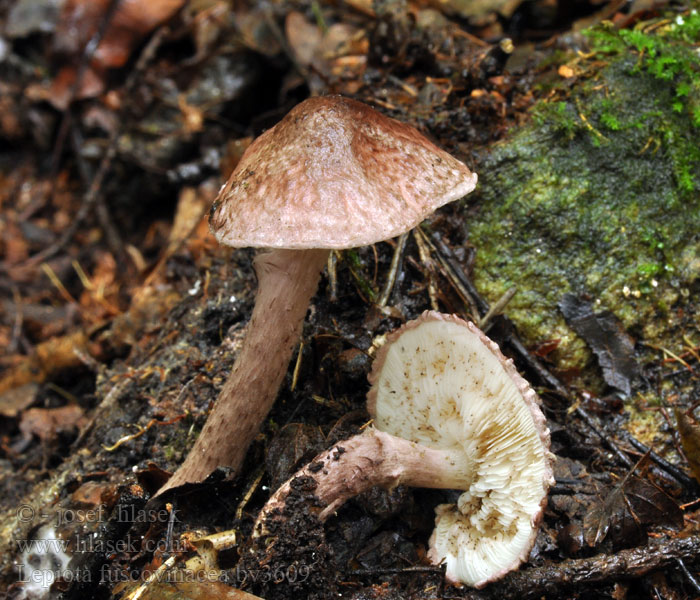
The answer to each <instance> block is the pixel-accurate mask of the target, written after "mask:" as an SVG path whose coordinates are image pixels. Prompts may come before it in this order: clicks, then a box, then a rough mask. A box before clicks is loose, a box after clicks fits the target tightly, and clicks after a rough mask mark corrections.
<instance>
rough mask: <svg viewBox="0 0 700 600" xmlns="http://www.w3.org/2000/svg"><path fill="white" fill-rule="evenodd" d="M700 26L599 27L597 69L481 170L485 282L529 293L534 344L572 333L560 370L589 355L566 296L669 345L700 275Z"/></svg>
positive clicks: (513, 307) (475, 223) (524, 299)
mask: <svg viewBox="0 0 700 600" xmlns="http://www.w3.org/2000/svg"><path fill="white" fill-rule="evenodd" d="M679 22H681V24H680V25H679V24H678V23H679ZM683 24H685V26H686V27H687V28H688V29H685V30H684V29H682V27H683ZM696 26H697V27H700V16H698V15H697V14H695V13H688V14H686V15H685V16H683V17H682V19H681V21H676V20H675V17H674V20H671V21H668V22H664V25H663V26H656V27H653V28H649V30H648V31H647V30H645V31H641V32H639V35H636V34H635V35H632V34H633V33H634V32H618V31H615V30H613V29H611V28H610V27H603V28H600V29H597V30H595V31H594V32H593V33H592V34H591V36H590V37H591V40H592V43H593V45H594V48H595V52H594V53H593V54H592V55H591V56H590V57H589V58H588V59H587V60H588V62H587V63H583V64H582V63H579V67H581V66H582V67H583V71H584V72H586V71H587V72H589V73H594V75H592V76H589V77H588V78H586V79H584V78H583V77H580V78H579V80H578V81H577V83H576V84H575V85H574V86H573V88H572V89H571V90H570V91H569V92H568V93H567V95H566V97H565V99H563V100H561V101H557V102H546V103H541V104H540V105H539V106H538V107H536V109H535V113H534V118H533V121H532V123H531V124H530V125H529V126H528V127H526V128H524V129H523V130H521V131H520V132H519V133H517V134H516V135H514V136H512V137H511V138H510V139H509V140H507V141H506V142H504V143H502V144H499V145H497V146H495V147H494V148H493V149H492V152H491V153H490V155H488V156H487V157H485V159H484V160H483V161H482V163H481V165H480V166H479V168H478V172H479V175H480V183H479V187H478V195H477V198H478V205H477V206H478V209H477V211H476V214H472V213H473V210H474V209H471V211H470V214H469V217H468V221H467V222H468V228H469V236H470V240H471V242H472V243H473V244H474V245H475V246H476V248H477V258H476V266H475V271H474V278H475V283H476V285H477V286H478V288H479V289H480V290H481V291H482V292H483V293H484V294H485V295H486V296H487V297H488V298H489V300H491V301H495V300H496V299H497V298H498V297H499V296H500V295H501V294H502V293H503V292H504V291H505V290H506V289H507V288H508V287H509V286H511V285H516V286H518V288H519V290H520V291H519V293H518V294H517V295H516V297H515V298H514V299H513V301H512V302H511V304H510V305H509V306H508V314H509V316H510V317H511V318H513V320H514V321H515V322H516V323H517V325H518V327H519V328H520V330H521V332H522V334H523V335H524V337H525V339H526V340H527V341H528V342H529V343H532V344H534V343H538V342H542V341H544V340H551V339H560V340H561V343H560V346H559V348H558V350H557V351H556V353H555V356H554V358H555V359H556V360H557V361H558V364H559V365H560V366H561V367H562V368H575V369H580V368H583V367H584V366H585V365H586V364H587V363H588V362H589V361H590V360H591V357H590V354H589V352H588V350H587V349H586V347H585V344H584V343H583V341H582V340H580V339H578V338H577V336H576V335H575V334H574V333H573V331H571V330H570V329H569V328H568V327H567V326H566V324H565V323H564V320H563V318H562V317H561V315H560V313H559V311H558V309H557V303H558V302H559V300H560V299H561V297H562V295H563V294H564V293H566V292H573V293H577V294H588V295H589V296H590V298H591V299H592V300H593V301H594V303H595V305H596V306H597V307H598V308H599V309H600V310H603V309H608V310H612V311H613V312H614V313H615V314H616V315H617V317H618V318H620V319H621V321H622V322H623V325H624V326H625V327H626V328H627V329H628V330H630V331H631V333H632V334H633V335H636V336H638V337H640V338H642V339H643V340H645V341H649V342H653V343H655V344H664V343H666V342H667V341H668V339H667V338H668V335H669V332H670V327H669V325H670V324H672V322H673V321H674V318H675V315H676V309H677V308H678V307H679V306H682V305H683V304H684V303H686V302H688V301H689V298H690V296H691V293H692V289H693V284H694V282H696V281H697V278H698V273H700V193H699V192H698V190H699V189H700V145H699V142H698V140H699V139H700V120H699V119H698V117H699V116H700V113H698V111H697V106H695V105H694V104H693V102H695V100H694V99H693V98H692V95H691V94H689V93H686V90H687V89H689V88H692V89H695V88H696V87H697V89H700V86H699V84H698V81H699V80H700V55H698V54H697V49H696V47H694V46H693V45H692V43H691V41H690V38H688V32H689V31H690V30H691V29H692V28H694V27H696ZM691 33H692V31H691ZM644 40H647V41H644ZM648 40H653V44H652V43H651V42H648ZM642 42H643V43H642ZM650 44H651V45H650ZM652 48H653V51H652ZM669 56H672V57H675V58H673V60H672V61H671V60H668V57H669ZM679 57H680V58H679ZM681 59H682V60H681ZM601 60H604V61H605V63H606V66H604V67H603V68H599V67H595V68H594V67H592V66H591V65H594V64H599V63H600V61H601ZM594 61H595V62H594ZM674 61H675V62H674ZM672 65H675V66H672Z"/></svg>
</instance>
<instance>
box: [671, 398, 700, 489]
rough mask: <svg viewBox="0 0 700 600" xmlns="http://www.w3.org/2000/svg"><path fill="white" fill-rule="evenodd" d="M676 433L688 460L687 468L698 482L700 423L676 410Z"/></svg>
mask: <svg viewBox="0 0 700 600" xmlns="http://www.w3.org/2000/svg"><path fill="white" fill-rule="evenodd" d="M675 412H676V422H677V423H678V433H679V434H680V436H681V444H682V445H683V452H684V453H685V457H686V458H687V459H688V466H689V467H690V470H691V471H692V473H693V477H695V480H696V481H698V482H700V423H697V422H696V421H695V419H694V418H693V417H692V416H691V414H689V413H687V412H685V411H682V410H679V409H676V411H675Z"/></svg>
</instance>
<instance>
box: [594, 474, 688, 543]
mask: <svg viewBox="0 0 700 600" xmlns="http://www.w3.org/2000/svg"><path fill="white" fill-rule="evenodd" d="M654 525H656V526H666V527H672V528H680V527H682V526H683V511H682V510H681V509H680V507H679V506H678V504H676V502H675V501H674V500H673V499H672V498H671V497H670V496H668V495H667V494H666V493H665V492H663V491H662V490H661V489H659V488H657V487H656V486H655V485H653V484H651V483H650V482H649V481H647V480H645V479H642V478H640V477H636V476H635V475H632V472H631V471H630V472H629V473H628V474H627V475H625V477H623V478H622V480H621V481H620V483H618V484H617V485H616V486H615V487H614V488H613V489H612V490H611V491H610V493H609V494H608V496H607V497H606V498H605V499H604V500H603V499H601V500H600V501H599V502H598V503H596V505H595V506H594V507H593V508H592V509H591V510H589V511H588V513H586V515H585V517H584V519H583V537H584V540H585V542H586V544H588V545H589V546H591V547H595V546H598V545H599V544H601V543H602V542H603V540H605V538H606V537H608V535H609V534H611V540H612V542H613V544H614V545H615V546H617V547H620V546H622V547H624V546H630V545H633V544H635V543H638V542H639V541H641V539H643V536H644V535H645V533H646V528H647V527H648V526H654Z"/></svg>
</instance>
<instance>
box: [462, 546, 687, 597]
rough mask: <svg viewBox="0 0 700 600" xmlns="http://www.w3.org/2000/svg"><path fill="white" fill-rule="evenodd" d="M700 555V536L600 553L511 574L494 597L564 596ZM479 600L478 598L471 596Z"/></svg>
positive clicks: (492, 592)
mask: <svg viewBox="0 0 700 600" xmlns="http://www.w3.org/2000/svg"><path fill="white" fill-rule="evenodd" d="M699 554H700V536H697V535H694V536H690V537H686V538H675V539H671V540H668V541H665V542H656V543H650V544H648V545H647V546H641V547H638V548H631V549H629V550H621V551H620V552H618V553H617V554H600V555H598V556H594V557H592V558H579V559H570V560H565V561H563V562H561V563H558V564H548V565H545V566H542V567H537V568H534V569H522V570H520V571H517V572H514V573H509V574H508V575H506V576H505V577H504V578H503V579H502V580H501V581H499V582H496V583H493V584H491V586H490V587H489V595H490V596H491V597H493V598H496V597H497V598H499V599H503V600H505V599H506V598H518V599H525V598H539V597H541V596H544V595H547V594H552V595H556V596H561V595H562V592H563V590H562V588H566V589H570V588H574V587H576V588H577V589H579V590H580V587H579V586H589V585H591V584H600V583H605V582H612V581H615V580H618V579H622V578H624V579H633V578H637V577H640V576H642V575H646V574H647V573H651V572H652V571H657V570H659V569H663V568H665V567H669V566H672V565H674V564H675V565H677V564H678V562H677V561H678V560H679V559H681V560H683V559H690V560H695V559H696V558H697V556H698V555H699ZM472 597H478V596H472Z"/></svg>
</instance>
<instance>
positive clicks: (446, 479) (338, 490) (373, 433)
mask: <svg viewBox="0 0 700 600" xmlns="http://www.w3.org/2000/svg"><path fill="white" fill-rule="evenodd" d="M468 471H469V468H468V466H467V465H465V464H464V463H463V462H460V461H459V460H458V459H457V458H455V455H454V454H453V453H451V452H449V451H445V450H435V449H433V448H428V447H426V446H422V445H420V444H416V443H415V442H409V441H408V440H405V439H403V438H400V437H396V436H393V435H391V434H389V433H385V432H383V431H378V430H377V429H374V428H373V427H372V428H368V429H366V430H365V431H364V432H363V433H361V434H358V435H356V436H353V437H351V438H349V439H347V440H344V441H342V442H339V443H338V444H336V445H335V446H333V447H332V448H331V449H330V450H326V451H325V452H322V453H321V454H319V455H318V456H317V457H316V458H315V459H314V460H312V461H311V462H310V463H309V464H307V465H306V466H305V467H303V468H302V469H301V470H299V471H297V473H296V474H295V475H294V476H293V477H291V478H290V479H289V480H288V481H287V482H286V483H284V484H283V485H282V486H281V487H280V488H279V489H278V490H277V491H276V492H275V493H274V494H273V495H272V496H271V497H270V499H269V500H268V501H267V503H266V504H265V506H264V507H263V509H262V511H261V512H260V515H259V516H258V519H257V521H256V524H255V529H254V531H255V535H263V534H264V533H265V530H266V527H265V522H266V520H267V519H268V517H272V516H273V512H274V511H275V509H281V508H283V507H284V504H285V501H286V499H287V496H289V493H290V491H291V483H292V481H293V480H294V479H295V478H297V477H311V478H312V479H314V480H315V481H316V484H317V485H316V488H315V490H314V495H315V496H316V497H317V498H318V500H319V503H320V507H321V512H320V513H319V514H318V518H319V519H320V520H321V521H325V520H326V519H327V518H328V517H329V516H331V515H332V514H333V513H334V512H335V511H336V510H338V508H340V507H341V506H342V505H343V504H344V503H345V502H346V501H347V500H349V499H350V498H352V497H353V496H357V495H358V494H361V493H362V492H364V491H367V490H368V489H370V488H372V487H374V486H381V487H384V488H387V489H393V488H395V487H396V486H397V485H401V484H403V485H408V486H412V487H423V488H437V489H465V488H467V487H468V482H469V480H470V475H469V473H468Z"/></svg>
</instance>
